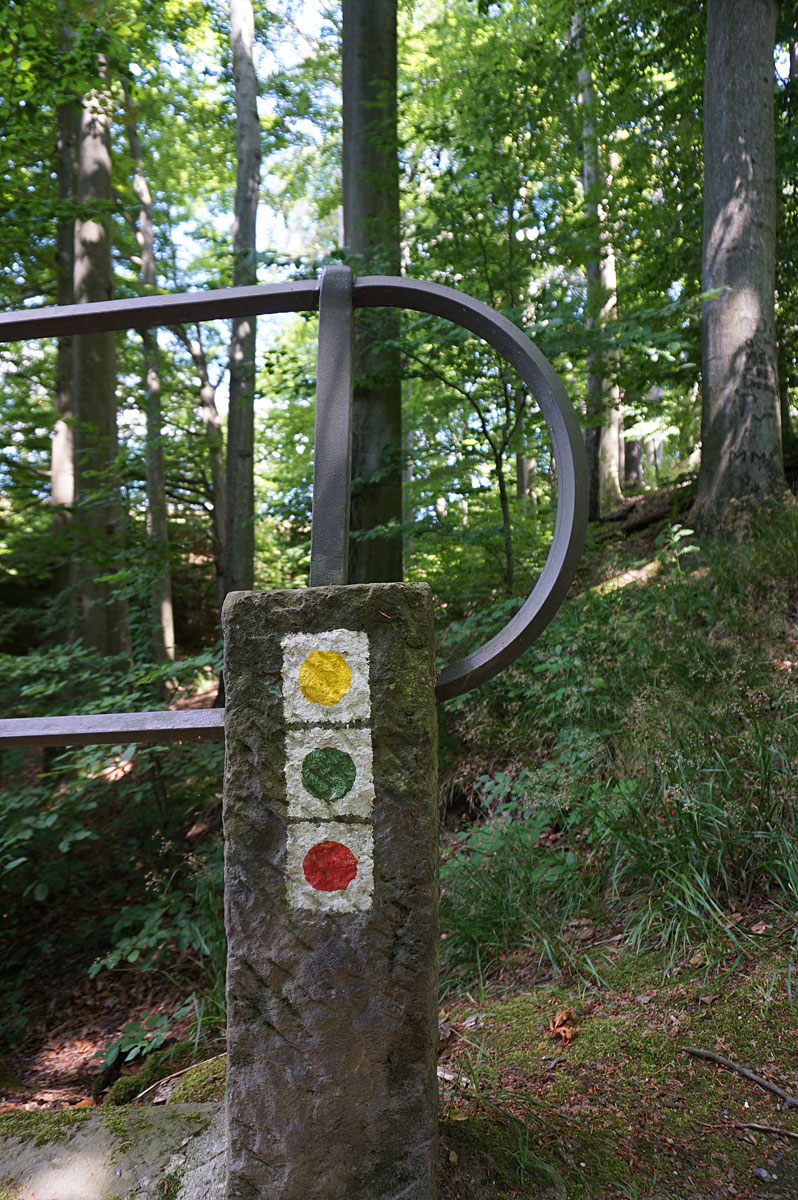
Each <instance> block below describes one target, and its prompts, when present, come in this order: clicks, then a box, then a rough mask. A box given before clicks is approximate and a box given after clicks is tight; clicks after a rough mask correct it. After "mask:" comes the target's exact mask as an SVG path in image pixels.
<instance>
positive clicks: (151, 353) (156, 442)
mask: <svg viewBox="0 0 798 1200" xmlns="http://www.w3.org/2000/svg"><path fill="white" fill-rule="evenodd" d="M127 135H128V143H129V145H130V154H131V157H132V159H133V163H134V168H133V193H134V195H135V197H136V199H137V200H138V202H139V223H138V232H137V240H138V243H139V248H140V251H141V268H140V279H141V282H142V284H143V285H144V287H145V288H154V287H155V284H156V269H155V232H154V229H153V224H152V196H151V195H150V188H149V184H148V183H147V176H146V174H145V172H144V163H143V160H142V154H141V141H140V139H139V134H138V129H137V127H136V120H135V116H134V115H131V116H130V118H129V120H128V124H127ZM141 341H142V347H143V351H144V396H145V413H146V418H147V438H146V460H147V542H148V545H149V550H150V558H151V562H150V570H151V571H152V582H151V584H150V616H151V620H152V631H153V637H152V644H153V648H154V650H155V656H156V659H159V660H163V659H169V660H172V659H174V657H175V625H174V610H173V606H172V576H171V570H170V566H169V527H168V525H167V518H166V481H165V477H164V465H163V440H162V439H163V410H162V404H161V372H160V352H159V349H158V337H157V333H156V332H155V331H154V330H152V329H145V330H144V332H143V333H142V335H141Z"/></svg>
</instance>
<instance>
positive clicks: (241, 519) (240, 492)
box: [224, 0, 261, 591]
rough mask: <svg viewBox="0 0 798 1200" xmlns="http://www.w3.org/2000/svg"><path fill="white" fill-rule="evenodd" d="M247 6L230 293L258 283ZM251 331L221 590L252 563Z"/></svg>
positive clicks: (234, 412)
mask: <svg viewBox="0 0 798 1200" xmlns="http://www.w3.org/2000/svg"><path fill="white" fill-rule="evenodd" d="M254 40H255V18H254V14H253V11H252V0H230V45H231V47H232V53H233V79H234V82H235V98H236V163H237V167H236V197H235V214H234V221H233V287H246V286H248V285H252V284H255V283H257V255H256V222H257V214H258V191H259V188H260V160H261V146H260V122H259V121H258V106H257V97H258V80H257V76H256V75H255V63H254V59H253V45H254ZM255 332H256V320H255V318H254V317H235V318H234V319H233V321H232V336H231V341H230V408H229V413H228V417H227V472H226V486H225V492H226V498H227V503H226V507H225V537H224V545H225V571H224V581H225V586H226V587H227V589H228V590H229V591H242V590H243V591H246V590H248V589H250V588H251V587H252V586H253V581H254V558H255V483H254V436H255Z"/></svg>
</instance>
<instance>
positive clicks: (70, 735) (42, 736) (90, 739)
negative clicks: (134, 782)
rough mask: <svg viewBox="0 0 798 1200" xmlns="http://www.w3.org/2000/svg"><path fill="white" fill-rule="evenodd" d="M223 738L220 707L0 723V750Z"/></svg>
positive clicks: (17, 718) (22, 718) (34, 718)
mask: <svg viewBox="0 0 798 1200" xmlns="http://www.w3.org/2000/svg"><path fill="white" fill-rule="evenodd" d="M222 737H224V709H223V708H180V709H166V711H164V712H138V713H97V714H92V715H90V716H79V717H12V718H9V719H8V720H4V721H0V747H9V748H10V747H12V746H16V747H28V748H30V747H32V746H67V745H68V746H115V745H117V743H123V742H182V741H184V740H185V741H206V740H207V739H208V738H222Z"/></svg>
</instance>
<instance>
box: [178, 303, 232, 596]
mask: <svg viewBox="0 0 798 1200" xmlns="http://www.w3.org/2000/svg"><path fill="white" fill-rule="evenodd" d="M172 332H173V333H174V335H175V337H177V338H179V340H180V341H181V342H182V344H183V345H184V346H185V348H186V349H187V350H188V352H189V354H190V355H191V358H192V360H193V362H194V367H195V369H196V372H197V378H198V380H199V387H200V391H199V394H200V413H201V415H202V424H203V428H204V429H205V438H206V441H207V444H208V457H209V459H210V467H211V506H212V513H211V528H212V537H213V562H214V566H215V568H216V595H217V600H218V603H219V612H220V613H221V611H222V604H223V603H224V598H225V596H226V594H227V588H226V587H225V583H224V563H225V554H224V531H225V516H224V514H225V503H224V500H225V492H224V483H225V480H224V437H223V435H222V419H221V417H220V416H219V410H218V408H217V407H216V387H215V386H214V384H212V383H211V380H210V376H209V374H208V358H207V355H206V354H205V350H204V348H203V345H202V329H201V327H200V326H199V325H197V336H196V338H190V337H189V335H188V333H187V332H186V331H185V329H183V328H182V327H180V326H176V327H175V328H174V329H173V330H172Z"/></svg>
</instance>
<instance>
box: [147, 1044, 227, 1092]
mask: <svg viewBox="0 0 798 1200" xmlns="http://www.w3.org/2000/svg"><path fill="white" fill-rule="evenodd" d="M217 1058H224V1054H214V1056H213V1058H203V1060H202V1062H198V1063H191V1064H190V1066H188V1067H183V1068H182V1070H180V1071H174V1072H173V1073H172V1074H171V1075H164V1077H163V1079H156V1081H155V1083H151V1084H150V1086H149V1087H146V1088H145V1089H144V1091H143V1092H139V1094H138V1096H135V1097H134V1098H133V1103H134V1104H135V1103H136V1101H137V1100H140V1099H141V1098H142V1096H146V1095H147V1092H154V1091H155V1089H156V1088H157V1087H160V1086H161V1084H162V1083H168V1082H169V1080H170V1079H177V1078H178V1076H179V1075H185V1073H186V1071H192V1070H193V1069H194V1067H204V1066H205V1064H206V1063H212V1062H216V1060H217Z"/></svg>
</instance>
